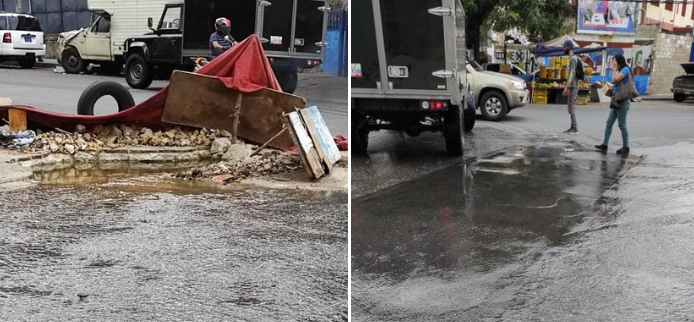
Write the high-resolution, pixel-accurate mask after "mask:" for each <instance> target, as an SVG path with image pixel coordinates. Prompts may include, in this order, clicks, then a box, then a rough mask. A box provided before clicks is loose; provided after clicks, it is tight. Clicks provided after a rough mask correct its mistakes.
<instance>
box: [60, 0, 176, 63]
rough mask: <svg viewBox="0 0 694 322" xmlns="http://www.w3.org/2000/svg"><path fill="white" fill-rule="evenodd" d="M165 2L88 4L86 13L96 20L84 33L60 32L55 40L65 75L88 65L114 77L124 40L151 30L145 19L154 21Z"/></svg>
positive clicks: (140, 0)
mask: <svg viewBox="0 0 694 322" xmlns="http://www.w3.org/2000/svg"><path fill="white" fill-rule="evenodd" d="M165 3H166V1H165V0H118V1H113V0H89V1H88V4H87V5H88V7H89V10H91V11H92V13H93V14H94V15H95V16H96V17H97V18H96V20H95V21H94V23H92V25H91V26H90V27H89V28H88V29H80V30H73V31H68V32H63V33H61V34H60V35H59V37H58V44H59V53H60V55H59V60H60V63H61V65H62V66H63V68H64V69H65V72H66V73H69V74H79V73H80V72H82V71H84V70H85V69H86V68H87V66H89V64H90V63H92V64H98V65H100V66H101V69H102V71H103V72H105V73H112V74H118V73H120V71H121V70H122V68H123V64H124V63H125V59H124V58H123V50H124V48H123V45H124V44H125V40H126V39H127V38H128V37H131V36H134V35H141V34H144V33H147V32H150V31H151V30H150V29H149V27H148V26H147V19H148V18H150V17H158V16H160V15H161V12H162V11H163V10H164V4H165Z"/></svg>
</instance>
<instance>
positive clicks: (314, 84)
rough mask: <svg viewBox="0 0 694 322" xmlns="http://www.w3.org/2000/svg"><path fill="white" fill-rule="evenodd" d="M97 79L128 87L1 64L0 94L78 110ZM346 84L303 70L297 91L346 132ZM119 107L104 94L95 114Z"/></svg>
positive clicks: (334, 128)
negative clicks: (90, 86) (89, 87)
mask: <svg viewBox="0 0 694 322" xmlns="http://www.w3.org/2000/svg"><path fill="white" fill-rule="evenodd" d="M95 81H113V82H117V83H120V84H122V85H124V86H125V87H128V84H127V82H126V81H125V78H124V77H123V76H120V77H115V76H101V75H97V74H92V75H89V74H80V75H70V74H62V73H54V72H53V70H52V69H48V68H37V69H31V70H26V69H20V68H19V67H15V66H12V65H10V64H0V97H9V98H11V99H12V100H13V103H14V104H21V105H29V106H33V107H36V108H39V109H43V110H48V111H52V112H59V113H66V114H77V102H78V101H79V98H80V95H82V91H84V89H85V88H87V87H88V86H89V85H90V84H92V83H93V82H95ZM166 85H168V81H163V80H156V81H154V82H153V83H152V86H150V87H149V88H148V89H144V90H142V89H132V88H131V89H129V90H130V93H131V94H132V95H133V98H134V100H135V103H136V104H137V103H140V102H142V101H144V100H146V99H148V98H149V97H151V96H152V95H154V94H155V93H156V92H157V91H159V90H161V89H162V88H163V87H164V86H166ZM347 86H348V85H347V78H345V77H336V76H330V75H326V74H309V73H300V74H299V83H298V85H297V89H296V92H295V94H296V95H299V96H302V97H304V98H306V101H307V104H308V105H307V106H312V105H316V106H318V108H319V110H320V111H321V115H322V116H323V118H324V119H325V121H326V123H327V125H328V128H329V129H330V131H331V134H333V135H340V134H341V135H344V136H347V132H348V123H347V92H348V89H347ZM116 111H118V105H117V104H116V101H115V100H114V99H113V98H111V97H103V98H101V99H99V100H98V101H97V103H96V106H95V109H94V114H96V115H105V114H110V113H115V112H116Z"/></svg>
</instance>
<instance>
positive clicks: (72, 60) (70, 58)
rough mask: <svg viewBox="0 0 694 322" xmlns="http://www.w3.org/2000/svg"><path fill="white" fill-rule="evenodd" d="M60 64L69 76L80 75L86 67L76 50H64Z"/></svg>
mask: <svg viewBox="0 0 694 322" xmlns="http://www.w3.org/2000/svg"><path fill="white" fill-rule="evenodd" d="M60 62H61V63H62V65H63V69H64V70H65V72H66V73H68V74H79V73H81V72H83V71H84V69H85V67H86V64H85V63H84V60H82V57H81V56H80V53H79V52H78V51H77V49H75V48H68V49H65V50H63V54H62V55H61V56H60Z"/></svg>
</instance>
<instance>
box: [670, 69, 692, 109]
mask: <svg viewBox="0 0 694 322" xmlns="http://www.w3.org/2000/svg"><path fill="white" fill-rule="evenodd" d="M680 65H681V66H682V68H683V69H684V72H685V73H687V74H686V75H682V76H677V77H675V79H674V80H673V81H672V89H671V91H672V93H673V94H674V96H675V101H677V102H684V100H686V99H687V97H689V96H694V63H683V64H680Z"/></svg>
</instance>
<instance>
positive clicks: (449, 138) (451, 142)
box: [443, 105, 464, 157]
mask: <svg viewBox="0 0 694 322" xmlns="http://www.w3.org/2000/svg"><path fill="white" fill-rule="evenodd" d="M443 127H444V129H443V135H444V136H445V137H446V152H448V155H450V156H453V157H459V156H461V155H463V135H464V134H463V107H462V106H460V105H458V106H456V105H453V106H451V109H450V110H448V112H446V114H445V115H444V118H443Z"/></svg>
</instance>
